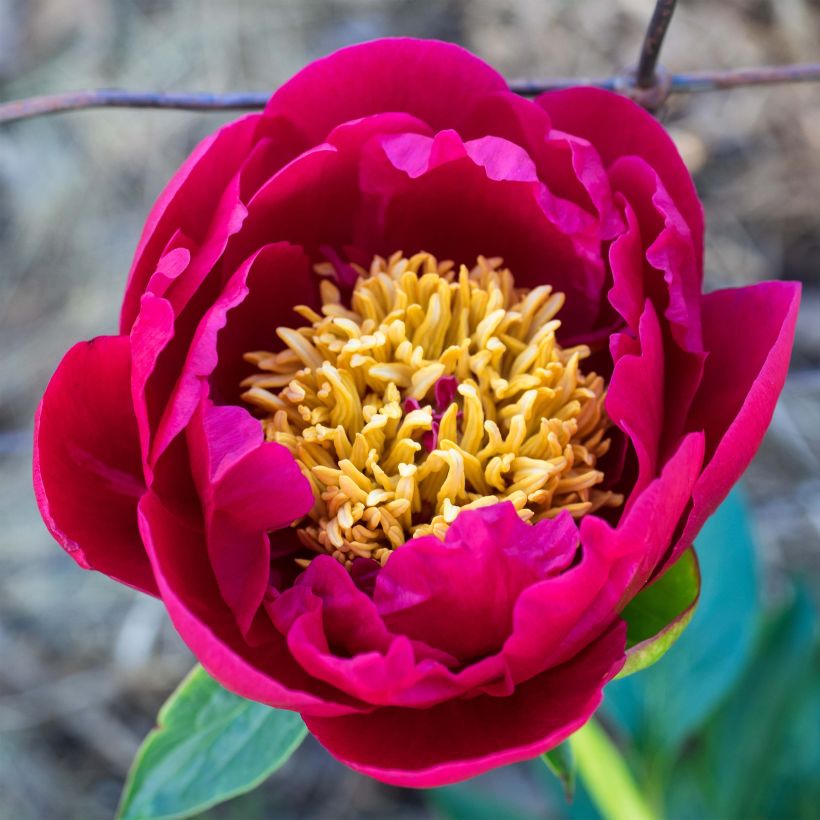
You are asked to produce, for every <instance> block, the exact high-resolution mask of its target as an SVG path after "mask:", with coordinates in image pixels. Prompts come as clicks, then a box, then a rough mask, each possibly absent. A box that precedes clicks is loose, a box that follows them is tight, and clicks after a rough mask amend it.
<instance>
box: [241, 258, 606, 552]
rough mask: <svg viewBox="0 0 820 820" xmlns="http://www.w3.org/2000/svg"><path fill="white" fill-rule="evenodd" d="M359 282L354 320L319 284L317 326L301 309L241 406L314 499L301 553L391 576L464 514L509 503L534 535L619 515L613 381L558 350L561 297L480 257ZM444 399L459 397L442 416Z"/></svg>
mask: <svg viewBox="0 0 820 820" xmlns="http://www.w3.org/2000/svg"><path fill="white" fill-rule="evenodd" d="M317 270H318V272H319V273H321V274H327V273H329V272H330V270H329V266H319V267H318V268H317ZM358 272H359V274H360V276H359V279H358V281H357V283H356V286H355V288H354V290H353V294H352V297H351V299H350V306H349V307H345V306H344V305H343V304H342V300H341V294H340V292H339V290H338V288H337V287H336V286H335V285H334V284H333V283H332V282H331V281H330V279H324V280H323V281H322V282H321V297H322V302H323V307H322V312H321V315H320V314H319V313H317V312H316V311H314V310H312V309H311V308H309V307H305V306H299V307H297V308H295V310H296V312H297V313H298V314H299V315H300V316H301V317H303V318H304V319H305V320H306V321H307V322H308V324H307V325H306V326H304V327H301V328H299V329H298V330H293V329H291V328H285V327H280V328H277V331H276V332H277V334H278V336H279V338H280V339H281V340H282V341H283V342H284V344H285V345H286V347H285V349H284V350H283V351H282V352H280V353H270V352H264V351H257V352H252V353H248V354H246V355H245V359H246V360H247V361H248V362H250V363H252V364H253V365H255V366H256V367H257V368H258V370H259V371H261V372H259V373H256V374H254V375H252V376H250V377H249V378H247V379H246V380H245V381H244V382H243V383H242V384H243V387H247V388H248V390H247V392H245V393H244V394H243V398H244V399H245V400H246V401H247V402H249V403H250V404H252V405H254V406H255V407H257V408H258V409H259V410H261V411H262V412H263V413H265V414H266V415H265V416H264V418H263V419H262V425H263V427H264V430H265V434H266V437H267V439H268V440H270V441H277V442H279V443H280V444H283V445H284V446H285V447H287V448H288V450H290V452H291V453H292V454H293V456H294V457H295V458H296V460H297V461H298V463H299V466H300V467H301V469H302V472H303V473H304V474H305V476H306V477H307V479H308V480H309V481H310V483H311V486H312V488H313V493H314V497H315V499H316V503H315V504H314V506H313V509H312V510H311V512H310V514H309V516H307V517H306V518H305V519H304V520H302V521H300V522H298V523H297V526H298V528H299V529H298V532H299V536H300V538H301V540H302V542H303V543H304V544H305V545H306V546H307V547H309V548H310V549H311V550H315V551H316V552H317V553H325V552H326V553H330V554H331V555H333V556H334V557H335V558H336V559H337V560H339V561H341V562H343V563H345V564H346V565H349V564H350V562H351V561H352V560H353V559H354V558H355V557H357V556H361V557H369V558H374V559H375V560H377V561H379V562H380V563H382V564H384V563H385V561H387V559H388V558H389V557H390V555H391V553H392V551H393V550H394V549H397V548H398V547H400V546H401V545H402V544H403V543H404V542H405V541H407V540H408V539H410V538H412V537H414V536H419V535H424V534H428V533H433V534H435V535H437V536H439V537H443V536H444V533H445V532H446V531H447V528H448V526H449V525H450V524H451V523H452V522H453V520H454V519H455V517H456V514H457V513H458V512H459V510H462V509H470V508H475V507H483V506H485V505H488V504H493V503H496V502H498V501H501V500H504V499H506V500H509V501H511V502H512V503H513V504H514V505H515V508H516V510H517V511H518V514H519V515H520V516H521V518H522V519H524V520H525V521H538V520H540V519H542V518H550V517H552V516H555V515H557V514H558V513H559V512H560V511H561V510H568V511H569V512H570V513H572V515H574V516H581V515H584V514H586V513H589V512H591V511H593V510H595V509H597V508H599V507H601V506H603V505H607V506H617V505H619V504H620V503H621V502H622V499H621V497H620V496H617V495H615V494H613V493H611V492H608V491H604V490H600V489H596V486H597V485H598V484H600V482H601V481H602V480H603V478H604V476H603V473H601V472H600V471H599V470H597V469H596V463H597V460H598V459H599V458H600V457H601V456H603V454H604V453H606V451H607V449H608V448H609V439H607V438H605V433H606V430H607V427H608V422H607V420H606V417H605V415H604V412H603V404H604V397H605V389H604V381H603V379H602V378H601V377H600V376H596V375H595V374H594V373H588V374H584V373H583V372H582V371H581V370H580V367H579V365H580V362H581V360H582V359H584V358H586V357H587V356H589V349H588V348H587V347H586V346H583V345H581V346H578V347H572V348H565V349H562V348H561V347H560V346H559V345H558V343H557V342H556V339H555V332H556V330H557V329H558V328H559V326H560V324H561V323H560V322H559V321H558V320H557V319H556V318H555V316H556V314H557V313H558V311H559V310H560V308H561V306H562V305H563V302H564V295H563V294H561V293H555V292H553V291H552V289H551V288H550V287H549V286H548V285H541V286H539V287H536V288H533V289H532V290H525V289H517V288H516V287H515V284H514V282H513V277H512V274H511V273H510V272H509V271H508V270H506V269H504V268H503V267H502V264H501V260H500V259H484V258H483V257H479V259H478V263H477V265H476V266H475V267H474V268H473V270H468V269H467V268H466V267H465V266H463V265H462V266H461V268H460V269H459V270H458V272H456V269H455V267H454V266H453V264H452V263H450V262H438V261H437V260H436V258H435V257H433V256H431V255H430V254H427V253H419V254H416V255H415V256H413V257H411V258H409V259H407V258H404V257H402V255H401V253H396V254H394V255H393V256H391V257H390V259H389V260H384V259H382V258H381V257H376V258H375V259H374V260H373V263H372V265H371V267H370V270H369V271H366V270H364V269H360V270H359V271H358ZM440 379H445V382H442V385H444V384H445V383H446V384H447V385H448V387H449V388H450V389H449V390H442V391H437V390H436V384H437V383H438V382H439V380H440ZM456 383H457V388H455V390H454V389H453V388H454V386H455V384H456ZM442 385H440V387H441V386H442ZM437 393H439V396H441V395H447V394H450V395H452V396H453V398H452V400H450V399H449V398H448V402H449V404H448V405H447V406H445V407H439V406H438V404H437V400H436V399H437V395H436V394H437ZM435 427H437V428H438V429H437V434H436V433H435V432H434V428H435ZM303 563H304V562H303Z"/></svg>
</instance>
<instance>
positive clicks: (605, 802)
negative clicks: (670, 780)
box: [569, 718, 660, 820]
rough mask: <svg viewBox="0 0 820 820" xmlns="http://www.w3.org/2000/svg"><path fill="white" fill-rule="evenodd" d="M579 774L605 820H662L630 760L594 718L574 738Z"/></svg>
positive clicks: (572, 740) (572, 739)
mask: <svg viewBox="0 0 820 820" xmlns="http://www.w3.org/2000/svg"><path fill="white" fill-rule="evenodd" d="M569 742H570V745H571V746H572V751H573V753H574V755H575V761H576V764H577V766H578V775H579V776H580V778H581V780H582V781H583V783H584V785H585V786H586V789H587V791H588V792H589V795H590V797H591V798H592V802H593V803H594V804H595V806H596V807H597V809H598V811H599V812H600V814H601V816H602V817H603V818H604V820H660V818H659V815H658V814H657V813H655V812H654V811H652V809H650V807H649V805H648V803H647V802H646V800H645V798H644V796H643V795H642V794H641V792H640V790H639V789H638V786H637V784H636V783H635V780H634V778H633V777H632V773H631V772H630V771H629V768H628V766H627V765H626V761H625V760H624V758H623V756H622V755H621V753H620V751H619V750H618V748H617V747H616V746H615V744H614V743H613V742H612V741H611V740H610V739H609V737H608V735H607V734H606V732H605V731H604V730H603V729H602V728H601V726H600V724H599V723H597V722H596V721H595V719H594V718H593V719H592V720H590V721H589V722H588V723H587V724H586V725H585V726H583V727H582V728H581V729H579V730H578V731H577V732H576V733H575V734H574V735H572V737H571V738H570V741H569Z"/></svg>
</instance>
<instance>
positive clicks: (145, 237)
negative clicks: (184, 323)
mask: <svg viewBox="0 0 820 820" xmlns="http://www.w3.org/2000/svg"><path fill="white" fill-rule="evenodd" d="M261 121H262V115H261V114H249V115H248V116H245V117H242V118H241V119H238V120H236V121H235V122H232V123H229V124H228V125H226V126H224V127H223V128H221V129H220V130H219V131H217V132H216V133H214V134H211V135H210V136H209V137H206V138H205V139H204V140H203V141H202V142H201V143H200V144H199V145H198V146H197V147H196V148H195V149H194V151H193V152H192V153H191V155H190V156H189V157H188V159H187V160H186V161H185V162H184V163H183V164H182V166H181V167H180V169H179V170H178V171H177V172H176V174H175V175H174V177H173V178H172V179H171V181H170V182H169V183H168V184H167V185H166V186H165V189H164V190H163V192H162V193H161V194H160V196H159V198H158V199H157V201H156V203H155V204H154V206H153V208H152V209H151V213H150V214H149V215H148V219H147V220H146V222H145V227H144V228H143V231H142V237H141V238H140V241H139V244H138V245H137V250H136V253H135V254H134V263H133V265H132V267H131V272H130V273H129V275H128V284H127V286H126V292H125V298H124V300H123V305H122V316H121V319H120V328H121V331H122V332H123V333H128V332H129V331H130V329H131V325H132V324H133V322H134V319H135V318H136V316H137V312H138V311H139V300H140V297H141V296H142V294H143V293H144V292H145V289H146V287H147V285H148V281H149V280H150V278H151V276H152V275H153V274H154V271H155V270H156V268H157V264H158V262H159V259H160V256H161V255H162V253H163V252H164V251H165V250H166V248H167V245H168V241H169V239H170V238H171V237H172V236H173V235H174V234H178V233H180V232H182V233H184V234H185V235H186V236H187V237H189V239H190V240H192V241H193V242H195V243H196V244H197V245H199V244H202V245H203V246H204V245H211V244H213V242H214V238H215V234H218V233H219V230H217V231H214V230H213V229H214V225H213V224H212V223H213V220H214V216H215V214H216V213H217V210H218V208H219V206H220V202H223V203H224V192H225V189H226V187H227V186H228V184H229V182H230V180H231V178H232V177H235V176H236V174H237V172H238V170H239V169H240V167H241V166H242V164H243V163H244V161H245V159H246V158H247V156H248V153H249V151H250V150H251V146H252V144H253V140H254V137H255V134H256V131H257V128H258V126H259V123H260V122H261ZM237 192H238V186H237ZM237 201H238V197H237ZM229 207H230V205H229ZM226 213H227V212H226ZM222 221H223V222H225V219H223V220H222ZM226 224H227V223H226ZM216 238H217V239H218V237H216ZM211 264H213V261H210V263H209V262H208V261H207V260H205V261H203V267H205V268H207V267H210V265H211Z"/></svg>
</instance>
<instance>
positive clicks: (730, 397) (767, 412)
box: [667, 282, 800, 563]
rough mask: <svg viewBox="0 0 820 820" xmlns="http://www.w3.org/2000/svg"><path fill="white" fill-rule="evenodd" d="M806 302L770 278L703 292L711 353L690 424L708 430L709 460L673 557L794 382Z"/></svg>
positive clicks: (738, 470) (793, 286)
mask: <svg viewBox="0 0 820 820" xmlns="http://www.w3.org/2000/svg"><path fill="white" fill-rule="evenodd" d="M799 304H800V285H799V284H797V283H796V282H762V283H760V284H759V285H752V286H749V287H745V288H731V289H728V290H719V291H715V292H714V293H710V294H707V295H706V296H704V297H703V337H704V338H703V341H704V346H705V348H706V350H707V351H708V354H709V355H708V358H707V359H706V367H705V370H704V374H703V383H702V384H701V387H700V390H699V392H698V395H697V397H696V399H695V405H694V407H693V408H692V413H691V416H690V419H689V426H690V429H694V430H698V429H703V430H704V431H705V434H706V458H707V463H706V466H705V468H704V470H703V473H702V475H701V476H700V479H699V480H698V483H697V485H696V486H695V489H694V491H693V493H692V501H693V507H692V511H691V513H690V515H689V519H688V521H687V522H686V527H685V528H684V531H683V533H682V534H681V536H680V539H679V540H678V543H677V546H676V548H675V550H674V552H672V553H671V554H670V556H669V559H668V562H671V561H674V560H675V558H676V557H677V556H678V555H679V554H680V553H681V552H682V551H683V550H684V549H686V548H687V547H688V546H689V545H690V544H691V543H692V541H693V540H694V538H695V535H697V533H698V531H699V530H700V528H701V527H702V526H703V523H704V522H705V521H706V519H707V518H708V517H709V516H710V515H711V514H712V513H713V512H714V511H715V509H717V506H718V505H719V504H720V502H721V501H722V500H723V499H724V498H725V497H726V495H727V494H728V492H729V490H730V489H731V488H732V485H733V484H734V483H735V482H736V481H737V480H738V479H739V478H740V476H741V475H742V473H743V471H744V470H745V469H746V467H747V466H748V465H749V462H750V461H751V460H752V457H753V456H754V454H755V453H756V452H757V448H758V447H759V446H760V442H761V440H762V439H763V435H764V434H765V432H766V429H767V428H768V426H769V422H770V421H771V418H772V414H773V413H774V407H775V404H776V403H777V397H778V396H779V395H780V391H781V390H782V389H783V384H784V382H785V380H786V372H787V370H788V367H789V357H790V355H791V349H792V341H793V339H794V327H795V323H796V321H797V310H798V306H799ZM668 562H667V563H668Z"/></svg>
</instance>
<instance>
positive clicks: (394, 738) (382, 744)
mask: <svg viewBox="0 0 820 820" xmlns="http://www.w3.org/2000/svg"><path fill="white" fill-rule="evenodd" d="M625 639H626V630H625V625H624V624H623V623H622V622H621V623H618V624H617V625H616V626H615V627H613V628H612V629H611V630H609V631H608V632H607V633H606V634H605V635H603V636H602V637H601V638H600V639H599V640H597V641H596V642H594V643H593V644H591V645H590V646H588V647H587V648H586V649H585V650H584V651H583V652H582V653H581V654H580V655H578V656H577V657H575V658H573V660H572V661H570V662H569V663H567V664H565V665H564V666H560V667H556V668H554V669H551V670H549V671H548V672H545V673H543V674H541V675H539V676H538V677H536V678H533V679H532V680H529V681H527V683H524V684H521V685H520V686H517V687H516V689H515V692H514V693H513V694H512V695H511V696H510V697H503V698H496V697H490V696H487V695H483V696H480V697H476V698H472V699H470V700H451V701H448V702H447V703H443V704H441V705H440V706H436V707H434V708H432V709H427V710H424V711H421V710H417V709H399V708H389V709H379V710H377V711H375V712H373V713H371V714H368V715H361V716H349V717H343V718H333V719H329V720H328V719H324V718H315V717H305V723H306V724H307V727H308V729H310V731H311V732H312V733H313V734H314V735H316V737H317V738H318V740H319V742H320V743H321V744H322V745H323V746H324V747H325V748H326V749H327V750H328V751H329V752H330V753H331V754H332V755H333V756H334V757H337V758H338V759H339V760H341V761H342V762H343V763H345V764H347V765H348V766H350V767H351V768H353V769H355V770H356V771H359V772H362V773H364V774H368V775H370V776H371V777H375V778H377V779H379V780H382V781H384V782H385V783H392V784H394V785H397V786H418V787H424V788H427V787H431V786H441V785H444V784H446V783H453V782H455V781H457V780H463V779H465V778H468V777H473V776H475V775H477V774H481V773H482V772H485V771H487V770H488V769H492V768H495V767H497V766H504V765H506V764H508V763H516V762H518V761H519V760H526V759H528V758H531V757H535V756H536V755H538V754H541V753H542V752H545V751H546V750H547V749H550V748H552V747H553V746H557V745H558V744H559V743H561V741H563V740H564V739H565V738H567V737H568V736H569V735H570V734H572V733H573V732H574V731H575V730H576V729H578V728H580V727H581V726H582V725H583V724H584V723H586V721H587V720H588V719H589V718H590V716H591V715H592V713H593V712H594V711H595V709H596V708H597V707H598V704H599V703H600V702H601V689H602V687H603V686H604V684H605V683H607V681H609V680H610V679H611V678H612V677H613V676H614V675H616V674H617V672H618V671H619V670H620V668H621V666H622V665H623V662H624V655H623V647H624V642H625Z"/></svg>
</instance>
